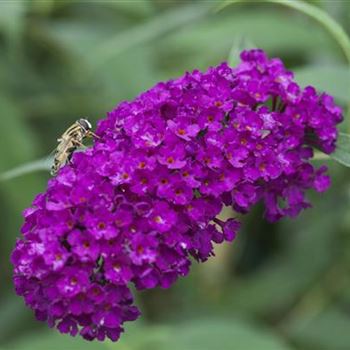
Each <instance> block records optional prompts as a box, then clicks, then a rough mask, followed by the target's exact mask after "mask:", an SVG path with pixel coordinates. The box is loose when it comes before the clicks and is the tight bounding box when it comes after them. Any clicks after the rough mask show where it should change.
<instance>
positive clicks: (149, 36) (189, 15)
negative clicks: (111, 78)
mask: <svg viewBox="0 0 350 350" xmlns="http://www.w3.org/2000/svg"><path fill="white" fill-rule="evenodd" d="M212 7H213V5H212V4H209V5H208V4H204V3H203V4H201V5H200V6H198V5H186V6H182V7H179V8H177V9H175V10H171V11H168V12H166V13H165V14H162V15H159V16H158V17H155V18H153V19H152V20H150V21H148V22H146V23H142V24H140V25H139V26H137V27H134V28H131V29H129V30H126V31H123V32H121V33H118V34H116V35H115V36H113V37H112V38H109V39H107V40H105V41H104V42H103V43H101V44H100V45H99V46H97V47H96V48H95V49H94V50H93V52H91V51H90V50H89V52H88V54H89V56H90V59H91V61H92V62H93V65H94V66H95V67H100V66H101V65H103V64H105V62H106V61H109V60H110V59H112V58H114V57H116V56H118V55H120V54H121V53H123V52H125V51H127V50H129V49H131V48H133V47H137V46H139V45H144V44H146V43H148V42H150V41H152V40H155V39H157V38H158V37H161V36H163V35H165V34H166V33H168V32H171V31H174V30H177V29H179V28H181V27H183V26H185V25H187V24H190V23H191V24H192V23H193V22H195V21H197V20H198V19H200V18H202V17H203V16H205V15H207V14H208V13H209V10H210V9H211V8H212Z"/></svg>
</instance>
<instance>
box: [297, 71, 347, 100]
mask: <svg viewBox="0 0 350 350" xmlns="http://www.w3.org/2000/svg"><path fill="white" fill-rule="evenodd" d="M294 73H295V78H296V81H297V82H298V83H299V84H300V85H302V86H306V85H313V86H315V87H316V88H317V90H319V91H322V92H323V91H325V92H327V93H329V94H331V95H333V96H334V97H335V98H337V99H338V100H339V101H340V102H343V103H346V102H349V101H350V69H349V67H347V66H342V65H338V66H336V65H333V66H310V67H302V68H299V69H296V70H294Z"/></svg>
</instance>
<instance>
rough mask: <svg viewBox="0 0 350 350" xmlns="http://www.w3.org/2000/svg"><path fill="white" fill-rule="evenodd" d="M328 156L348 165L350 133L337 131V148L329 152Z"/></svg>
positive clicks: (349, 162)
mask: <svg viewBox="0 0 350 350" xmlns="http://www.w3.org/2000/svg"><path fill="white" fill-rule="evenodd" d="M330 157H331V158H333V159H334V160H336V161H337V162H339V163H341V164H343V165H345V166H347V167H350V135H348V134H344V133H342V132H341V133H339V136H338V141H337V148H336V150H335V152H334V153H332V154H330Z"/></svg>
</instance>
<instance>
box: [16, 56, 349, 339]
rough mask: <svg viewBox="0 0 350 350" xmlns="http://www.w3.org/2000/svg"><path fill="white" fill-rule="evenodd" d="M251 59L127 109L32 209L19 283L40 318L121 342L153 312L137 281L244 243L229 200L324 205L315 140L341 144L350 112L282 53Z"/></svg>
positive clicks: (283, 209) (294, 209) (162, 276)
mask: <svg viewBox="0 0 350 350" xmlns="http://www.w3.org/2000/svg"><path fill="white" fill-rule="evenodd" d="M241 59H242V63H241V64H240V65H239V66H238V67H236V68H231V67H229V66H228V65H227V64H226V63H223V64H221V65H219V66H217V67H214V68H210V69H209V70H208V71H207V72H206V73H201V72H199V71H194V72H192V73H187V74H185V75H184V76H183V77H181V78H179V79H176V80H171V81H168V82H165V83H159V84H157V85H156V86H154V87H153V88H152V89H150V90H149V91H147V92H145V93H143V94H141V95H140V96H139V97H137V98H136V99H135V100H134V101H132V102H123V103H121V104H120V105H119V106H118V107H117V108H115V109H114V110H113V111H112V112H110V113H109V114H108V117H107V118H106V119H105V120H102V121H100V122H99V125H98V129H97V131H96V133H97V134H98V135H99V137H100V138H99V139H97V140H96V142H95V144H94V146H93V147H91V148H89V149H88V150H87V151H85V152H76V153H75V154H74V156H73V159H72V163H71V164H69V165H67V166H65V167H63V168H62V169H61V171H60V172H59V174H58V175H57V177H56V178H53V179H51V180H50V181H49V185H48V189H47V191H46V193H44V194H40V195H38V196H37V197H36V199H35V200H34V202H33V206H32V208H30V209H27V210H26V211H25V213H24V216H25V224H24V226H23V228H22V233H23V236H24V237H23V238H22V239H20V240H18V242H17V245H16V248H15V250H14V252H13V254H12V262H13V264H14V266H15V276H14V281H15V286H16V291H17V293H18V294H19V295H22V296H23V297H24V299H25V302H26V304H27V305H29V306H30V307H31V308H32V309H34V311H35V313H36V316H37V318H38V319H40V320H43V321H47V322H48V323H49V325H50V326H52V327H57V328H58V329H59V330H60V331H61V332H63V333H70V334H71V335H76V334H77V333H79V334H80V335H81V336H83V337H84V338H86V339H88V340H92V339H95V338H97V339H98V340H103V339H105V337H106V336H107V337H109V338H110V339H112V340H114V341H115V340H117V339H118V337H119V335H120V332H122V331H123V328H122V325H123V322H125V321H131V320H135V319H136V318H137V317H138V316H139V311H138V309H137V308H136V307H135V306H133V298H132V295H131V292H130V290H129V286H130V284H131V283H132V284H134V285H135V286H136V288H137V289H138V290H142V289H149V288H154V287H156V286H161V287H163V288H168V287H169V286H170V285H171V284H172V283H173V282H174V281H175V280H176V279H177V278H178V277H179V276H185V275H186V274H187V273H188V271H189V267H190V264H191V260H190V257H193V258H194V259H196V260H197V261H205V260H207V259H208V257H209V256H211V255H213V244H214V243H221V242H223V241H232V240H233V239H234V238H235V236H236V233H237V230H238V228H239V223H238V221H237V220H236V219H228V220H226V221H222V220H219V219H218V218H217V215H218V214H219V213H220V211H221V210H222V208H223V206H225V205H226V206H231V207H233V209H234V210H235V211H237V212H239V213H247V212H248V211H249V210H250V209H251V207H252V206H253V205H254V204H256V203H257V202H259V201H262V202H263V203H264V204H265V208H266V217H267V218H268V219H269V220H272V221H274V220H277V219H279V218H281V217H284V216H296V215H297V214H298V213H299V212H300V211H301V210H302V209H304V208H306V207H308V206H310V204H309V202H308V201H307V200H306V199H305V195H304V194H305V191H306V190H307V189H309V188H314V189H315V190H316V191H319V192H322V191H324V190H326V189H327V187H328V186H329V178H328V176H327V175H326V174H325V172H326V168H325V167H320V168H319V169H316V168H314V166H312V165H311V164H310V162H309V161H310V159H311V158H312V156H313V147H317V148H319V149H321V150H323V151H324V152H326V153H331V152H332V151H333V150H334V148H335V141H336V138H337V130H336V124H337V123H339V122H340V121H341V120H342V113H341V109H340V108H339V107H337V106H335V105H334V103H333V99H332V97H331V96H329V95H326V94H321V95H318V94H317V93H316V91H315V89H314V88H312V87H307V88H305V89H303V90H302V89H300V88H299V86H298V85H297V84H296V83H295V82H294V81H293V74H292V73H291V72H289V71H287V70H286V69H285V68H284V66H283V64H282V62H281V61H280V60H279V59H271V60H269V59H268V58H267V56H266V54H265V53H264V52H263V51H261V50H251V51H244V52H243V53H242V54H241Z"/></svg>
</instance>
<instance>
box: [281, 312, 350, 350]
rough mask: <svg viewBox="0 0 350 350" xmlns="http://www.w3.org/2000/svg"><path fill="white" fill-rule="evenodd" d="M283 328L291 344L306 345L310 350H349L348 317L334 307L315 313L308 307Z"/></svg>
mask: <svg viewBox="0 0 350 350" xmlns="http://www.w3.org/2000/svg"><path fill="white" fill-rule="evenodd" d="M283 328H284V330H285V331H286V332H287V334H288V336H289V337H290V338H291V339H293V342H295V343H297V344H303V345H304V346H305V345H308V346H310V348H312V349H319V350H330V349H332V350H348V349H349V344H350V333H349V329H350V319H349V315H348V314H347V313H346V312H344V311H342V310H339V309H338V308H336V307H334V306H333V307H328V308H326V309H325V310H323V311H321V312H317V310H314V308H313V307H312V305H309V307H308V308H304V310H303V313H302V314H301V315H300V314H299V315H298V317H297V318H295V319H293V320H292V321H291V322H289V323H288V324H287V325H284V327H283Z"/></svg>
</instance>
